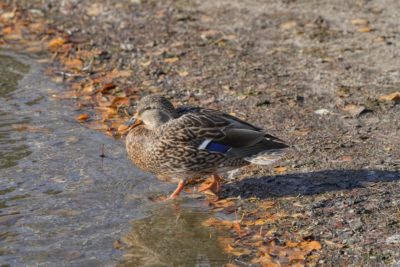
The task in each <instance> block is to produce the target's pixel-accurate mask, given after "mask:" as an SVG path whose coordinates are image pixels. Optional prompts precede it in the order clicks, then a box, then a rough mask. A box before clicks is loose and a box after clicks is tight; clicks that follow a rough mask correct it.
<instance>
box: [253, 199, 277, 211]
mask: <svg viewBox="0 0 400 267" xmlns="http://www.w3.org/2000/svg"><path fill="white" fill-rule="evenodd" d="M257 205H258V207H260V208H262V209H266V210H268V209H270V208H272V207H273V206H274V205H275V201H261V202H259V203H257Z"/></svg>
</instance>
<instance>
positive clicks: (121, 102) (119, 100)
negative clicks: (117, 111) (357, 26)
mask: <svg viewBox="0 0 400 267" xmlns="http://www.w3.org/2000/svg"><path fill="white" fill-rule="evenodd" d="M129 102H130V100H129V97H119V96H117V97H115V98H114V99H113V100H112V101H111V105H110V106H111V107H119V106H129Z"/></svg>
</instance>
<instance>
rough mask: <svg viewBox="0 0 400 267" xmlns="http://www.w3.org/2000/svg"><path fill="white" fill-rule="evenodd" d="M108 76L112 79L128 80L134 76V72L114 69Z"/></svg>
mask: <svg viewBox="0 0 400 267" xmlns="http://www.w3.org/2000/svg"><path fill="white" fill-rule="evenodd" d="M107 76H108V77H111V78H128V77H131V76H132V71H131V70H117V69H113V70H112V71H111V72H110V73H109V74H108V75H107Z"/></svg>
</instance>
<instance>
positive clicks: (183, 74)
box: [178, 70, 189, 77]
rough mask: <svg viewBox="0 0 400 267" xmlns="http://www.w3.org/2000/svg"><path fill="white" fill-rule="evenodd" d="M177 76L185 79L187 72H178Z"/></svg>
mask: <svg viewBox="0 0 400 267" xmlns="http://www.w3.org/2000/svg"><path fill="white" fill-rule="evenodd" d="M178 74H179V76H181V77H186V76H188V75H189V72H187V71H185V70H184V71H180V72H178Z"/></svg>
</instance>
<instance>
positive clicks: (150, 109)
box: [128, 95, 178, 130]
mask: <svg viewBox="0 0 400 267" xmlns="http://www.w3.org/2000/svg"><path fill="white" fill-rule="evenodd" d="M177 117H178V113H177V112H176V110H175V108H174V106H173V105H172V104H171V102H169V101H168V100H167V99H166V98H165V97H163V96H160V95H148V96H145V97H143V98H142V99H141V100H140V102H139V103H138V105H137V108H136V114H135V115H134V116H133V117H132V118H131V119H130V121H129V123H128V125H129V126H130V127H132V128H133V127H135V126H137V125H141V124H143V126H144V127H146V128H147V129H149V130H154V129H157V128H158V127H160V126H161V125H162V124H164V123H166V122H167V121H169V120H171V119H174V118H177Z"/></svg>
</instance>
